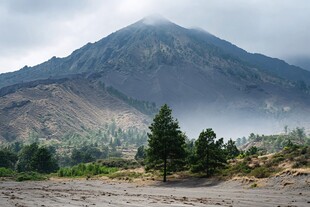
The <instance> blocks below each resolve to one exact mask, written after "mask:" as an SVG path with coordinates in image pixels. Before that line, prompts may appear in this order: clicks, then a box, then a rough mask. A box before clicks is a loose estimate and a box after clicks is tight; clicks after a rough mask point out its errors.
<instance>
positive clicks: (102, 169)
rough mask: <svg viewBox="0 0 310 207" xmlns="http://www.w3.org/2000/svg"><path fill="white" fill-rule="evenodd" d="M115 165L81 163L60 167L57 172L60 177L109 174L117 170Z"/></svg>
mask: <svg viewBox="0 0 310 207" xmlns="http://www.w3.org/2000/svg"><path fill="white" fill-rule="evenodd" d="M117 170H118V169H117V168H114V167H106V166H102V165H99V164H93V163H90V164H83V163H81V164H79V165H75V166H73V167H66V168H60V169H59V170H58V172H57V175H58V176H59V177H81V176H94V175H107V174H111V173H114V172H116V171H117Z"/></svg>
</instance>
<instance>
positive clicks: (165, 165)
mask: <svg viewBox="0 0 310 207" xmlns="http://www.w3.org/2000/svg"><path fill="white" fill-rule="evenodd" d="M166 176H167V158H165V159H164V182H166V181H167V179H166Z"/></svg>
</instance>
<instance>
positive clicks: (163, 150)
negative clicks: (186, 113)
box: [147, 104, 186, 182]
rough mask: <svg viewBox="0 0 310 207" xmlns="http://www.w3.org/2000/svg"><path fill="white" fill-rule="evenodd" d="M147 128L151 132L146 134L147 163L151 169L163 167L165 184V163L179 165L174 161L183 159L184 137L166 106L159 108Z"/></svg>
mask: <svg viewBox="0 0 310 207" xmlns="http://www.w3.org/2000/svg"><path fill="white" fill-rule="evenodd" d="M149 128H150V130H151V132H150V133H148V137H149V139H148V149H147V162H148V164H150V166H151V168H155V166H156V165H161V166H162V165H163V170H164V178H163V181H164V182H166V180H167V178H166V176H167V164H168V163H167V162H168V161H170V164H177V163H178V164H179V163H180V162H176V160H180V159H184V158H185V155H186V153H185V148H184V147H185V136H183V134H182V132H181V131H180V127H179V123H178V121H177V120H175V119H174V118H173V117H172V110H171V109H170V108H169V107H168V105H167V104H165V105H163V106H162V107H161V109H160V110H159V112H158V114H157V115H156V116H155V118H154V120H153V123H152V124H151V126H150V127H149Z"/></svg>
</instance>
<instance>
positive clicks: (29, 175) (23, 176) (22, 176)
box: [16, 172, 47, 182]
mask: <svg viewBox="0 0 310 207" xmlns="http://www.w3.org/2000/svg"><path fill="white" fill-rule="evenodd" d="M46 179H47V177H45V176H43V175H42V174H39V173H37V172H22V173H19V174H18V175H17V177H16V181H18V182H21V181H26V180H32V181H38V180H46Z"/></svg>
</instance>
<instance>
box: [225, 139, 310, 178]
mask: <svg viewBox="0 0 310 207" xmlns="http://www.w3.org/2000/svg"><path fill="white" fill-rule="evenodd" d="M245 154H247V153H245ZM248 154H249V153H248ZM283 163H287V164H291V165H292V167H293V168H304V167H310V146H297V145H292V146H290V147H288V146H286V147H284V149H283V150H282V151H280V152H278V153H275V154H274V155H273V156H271V157H266V156H264V157H258V156H257V155H245V156H244V157H243V158H242V159H238V160H235V161H234V162H232V163H231V164H230V165H228V166H227V167H226V168H224V169H223V170H222V171H221V175H222V176H224V177H227V176H228V177H232V176H254V177H256V178H266V177H269V176H271V175H274V174H276V173H278V172H280V171H281V166H282V164H283Z"/></svg>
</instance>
